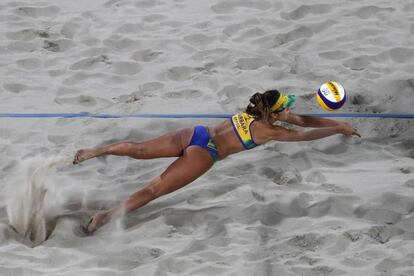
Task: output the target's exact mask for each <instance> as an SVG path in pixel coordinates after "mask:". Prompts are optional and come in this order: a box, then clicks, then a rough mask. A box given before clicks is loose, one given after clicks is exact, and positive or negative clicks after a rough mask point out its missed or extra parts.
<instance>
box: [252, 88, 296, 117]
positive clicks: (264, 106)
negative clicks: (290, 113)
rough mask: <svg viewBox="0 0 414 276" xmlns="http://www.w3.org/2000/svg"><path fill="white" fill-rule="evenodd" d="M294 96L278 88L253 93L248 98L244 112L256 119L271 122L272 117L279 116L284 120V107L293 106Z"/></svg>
mask: <svg viewBox="0 0 414 276" xmlns="http://www.w3.org/2000/svg"><path fill="white" fill-rule="evenodd" d="M294 102H295V96H293V95H285V94H282V93H280V92H279V91H278V90H276V89H274V90H268V91H266V92H264V93H255V94H254V95H253V96H252V97H251V98H250V104H249V105H248V106H247V108H246V113H248V114H250V115H252V116H253V117H255V118H256V119H258V120H265V121H268V122H271V120H272V119H275V118H277V117H280V118H279V119H282V120H284V119H285V118H284V117H286V116H284V115H286V114H285V113H286V112H284V110H285V109H287V108H290V107H293V105H294Z"/></svg>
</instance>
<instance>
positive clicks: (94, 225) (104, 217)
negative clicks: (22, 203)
mask: <svg viewBox="0 0 414 276" xmlns="http://www.w3.org/2000/svg"><path fill="white" fill-rule="evenodd" d="M109 220H110V216H109V213H108V212H102V213H97V214H95V215H94V216H93V217H91V219H90V220H89V222H88V224H87V225H85V226H82V229H83V231H84V232H85V233H86V234H88V235H91V234H93V232H95V231H96V230H97V229H98V228H99V227H101V226H102V225H104V224H105V223H107V222H108V221H109Z"/></svg>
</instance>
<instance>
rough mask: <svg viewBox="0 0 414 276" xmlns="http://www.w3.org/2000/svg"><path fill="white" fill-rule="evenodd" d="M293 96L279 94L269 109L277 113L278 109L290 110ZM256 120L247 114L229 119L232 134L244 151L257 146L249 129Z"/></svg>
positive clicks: (293, 102) (293, 101)
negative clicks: (235, 135) (233, 133)
mask: <svg viewBox="0 0 414 276" xmlns="http://www.w3.org/2000/svg"><path fill="white" fill-rule="evenodd" d="M295 99H296V98H295V96H293V95H286V94H281V95H280V97H279V99H278V100H277V101H276V103H275V104H273V106H272V107H271V108H270V111H271V112H278V110H279V109H281V108H283V109H285V108H291V107H293V106H294V104H295ZM255 120H256V119H255V118H254V117H253V116H252V115H250V114H247V113H238V114H235V115H233V116H232V117H231V123H232V125H233V129H234V132H236V134H237V137H238V138H239V140H240V142H241V143H242V145H243V147H244V148H245V149H252V148H255V147H257V146H258V145H257V144H256V143H255V142H254V140H253V136H252V132H251V131H250V127H251V125H252V123H253V122H254V121H255Z"/></svg>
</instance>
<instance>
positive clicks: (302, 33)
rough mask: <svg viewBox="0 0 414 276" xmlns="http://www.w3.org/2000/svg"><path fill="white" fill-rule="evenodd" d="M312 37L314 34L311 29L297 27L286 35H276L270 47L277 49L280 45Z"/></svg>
mask: <svg viewBox="0 0 414 276" xmlns="http://www.w3.org/2000/svg"><path fill="white" fill-rule="evenodd" d="M313 35H314V32H313V31H312V29H311V28H309V27H307V26H299V27H297V28H295V29H294V30H292V31H289V32H287V33H283V34H278V35H276V37H275V38H274V39H273V45H272V47H279V46H281V45H284V44H287V43H289V42H292V41H295V40H298V39H302V38H309V37H312V36H313Z"/></svg>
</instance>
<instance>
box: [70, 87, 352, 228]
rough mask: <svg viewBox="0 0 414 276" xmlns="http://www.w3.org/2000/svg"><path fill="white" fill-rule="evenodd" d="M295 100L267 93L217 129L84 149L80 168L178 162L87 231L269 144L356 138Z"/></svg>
mask: <svg viewBox="0 0 414 276" xmlns="http://www.w3.org/2000/svg"><path fill="white" fill-rule="evenodd" d="M294 103H295V96H293V95H285V94H281V93H279V91H277V90H269V91H266V92H264V93H256V94H254V95H253V96H252V97H251V98H250V104H249V105H248V106H247V108H246V111H245V112H244V113H239V114H236V115H234V116H233V117H232V118H231V119H230V120H226V121H224V122H222V123H221V124H219V125H217V126H214V127H206V126H196V127H191V128H185V129H180V130H177V131H175V132H172V133H168V134H165V135H162V136H160V137H158V138H155V139H152V140H149V141H145V142H131V141H122V142H118V143H114V144H109V145H106V146H103V147H100V148H94V149H81V150H79V151H78V152H77V153H76V155H75V158H74V160H73V164H79V163H80V162H83V161H85V160H87V159H90V158H93V157H98V156H102V155H108V154H111V155H118V156H129V157H132V158H136V159H152V158H160V157H177V159H176V160H175V161H174V162H173V163H172V164H171V165H170V166H169V167H168V168H167V169H166V170H165V171H164V172H163V173H162V174H161V175H160V176H159V177H157V178H155V179H154V180H152V181H151V182H150V183H149V184H148V185H147V186H146V187H145V188H143V189H142V190H140V191H138V192H136V193H134V194H132V195H131V196H130V197H129V198H128V199H126V200H125V201H123V202H122V203H120V204H119V206H117V207H114V208H112V209H110V210H107V211H104V212H99V213H97V214H95V215H94V216H93V217H92V218H91V219H90V221H89V223H88V224H87V225H86V226H85V227H84V230H85V231H86V232H87V233H93V232H94V231H95V230H96V229H98V228H99V227H100V226H102V225H103V224H105V223H107V222H108V221H109V220H110V219H111V218H113V217H115V216H120V215H123V214H125V213H128V212H130V211H132V210H135V209H137V208H140V207H142V206H144V205H145V204H147V203H148V202H150V201H152V200H154V199H156V198H158V197H160V196H162V195H165V194H168V193H171V192H173V191H175V190H177V189H179V188H182V187H184V186H186V185H187V184H189V183H191V182H192V181H194V180H195V179H197V178H198V177H200V176H201V175H203V174H204V173H205V172H206V171H208V170H209V169H210V168H211V167H212V166H213V164H214V163H215V162H216V161H218V160H222V159H224V158H225V157H226V156H228V155H230V154H233V153H236V152H240V151H243V150H248V149H252V148H254V147H256V146H258V145H262V144H265V143H267V142H269V141H272V140H274V141H309V140H316V139H321V138H324V137H328V136H331V135H334V134H343V135H346V136H352V135H357V136H359V137H360V135H359V134H358V132H357V131H356V129H354V128H352V126H351V124H349V123H345V122H339V121H335V120H330V119H324V118H318V117H310V116H301V115H298V114H295V113H293V112H290V110H289V109H290V108H292V107H293V105H294ZM276 121H282V122H287V123H290V124H294V125H298V126H301V127H313V128H316V129H312V130H309V131H297V130H289V129H286V128H284V127H281V126H276V125H275V124H274V123H275V122H276Z"/></svg>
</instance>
